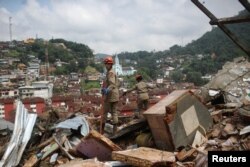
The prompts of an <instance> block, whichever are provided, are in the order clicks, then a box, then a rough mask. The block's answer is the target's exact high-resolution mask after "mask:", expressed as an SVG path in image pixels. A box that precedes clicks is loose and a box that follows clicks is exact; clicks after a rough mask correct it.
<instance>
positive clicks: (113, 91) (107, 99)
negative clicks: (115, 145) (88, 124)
mask: <svg viewBox="0 0 250 167" xmlns="http://www.w3.org/2000/svg"><path fill="white" fill-rule="evenodd" d="M103 62H104V64H105V67H106V70H107V73H106V78H105V80H104V83H103V88H102V95H103V97H104V98H103V99H104V113H103V115H102V125H101V133H103V132H104V126H105V122H106V120H107V114H108V112H111V115H112V122H111V123H112V124H113V134H114V133H116V131H117V124H118V113H117V106H118V101H119V90H118V87H117V82H118V81H117V80H118V79H117V76H116V74H115V72H114V71H113V70H112V66H113V58H112V57H111V56H108V57H106V58H105V59H104V61H103Z"/></svg>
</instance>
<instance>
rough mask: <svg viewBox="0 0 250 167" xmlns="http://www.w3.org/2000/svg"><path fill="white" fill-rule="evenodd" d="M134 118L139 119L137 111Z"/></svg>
mask: <svg viewBox="0 0 250 167" xmlns="http://www.w3.org/2000/svg"><path fill="white" fill-rule="evenodd" d="M134 118H135V119H139V118H140V114H139V112H138V111H137V112H135V113H134Z"/></svg>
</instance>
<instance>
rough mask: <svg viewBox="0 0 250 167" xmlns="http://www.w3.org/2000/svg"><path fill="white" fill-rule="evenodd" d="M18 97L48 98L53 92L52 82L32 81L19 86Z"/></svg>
mask: <svg viewBox="0 0 250 167" xmlns="http://www.w3.org/2000/svg"><path fill="white" fill-rule="evenodd" d="M18 89H19V97H20V98H21V99H23V98H26V97H41V98H44V99H48V98H51V97H52V94H53V84H52V83H50V82H49V81H37V82H33V83H32V85H31V86H22V87H19V88H18Z"/></svg>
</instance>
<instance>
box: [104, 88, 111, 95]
mask: <svg viewBox="0 0 250 167" xmlns="http://www.w3.org/2000/svg"><path fill="white" fill-rule="evenodd" d="M109 91H110V90H109V88H102V94H103V95H107V94H108V93H109Z"/></svg>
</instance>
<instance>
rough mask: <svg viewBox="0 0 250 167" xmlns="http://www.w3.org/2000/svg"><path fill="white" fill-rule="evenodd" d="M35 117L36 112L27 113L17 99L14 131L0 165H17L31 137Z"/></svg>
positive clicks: (6, 166)
mask: <svg viewBox="0 0 250 167" xmlns="http://www.w3.org/2000/svg"><path fill="white" fill-rule="evenodd" d="M36 118H37V114H35V113H28V111H27V109H26V108H25V107H24V105H23V104H22V103H21V101H17V108H16V117H15V125H14V131H13V134H12V137H11V140H10V142H9V145H8V148H7V149H6V151H5V153H4V155H3V157H2V160H1V161H0V167H10V166H17V165H18V164H19V162H20V159H21V157H22V154H23V151H24V149H25V147H26V145H27V143H28V141H29V139H30V137H31V133H32V130H33V127H34V125H35V122H36Z"/></svg>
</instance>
